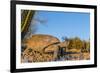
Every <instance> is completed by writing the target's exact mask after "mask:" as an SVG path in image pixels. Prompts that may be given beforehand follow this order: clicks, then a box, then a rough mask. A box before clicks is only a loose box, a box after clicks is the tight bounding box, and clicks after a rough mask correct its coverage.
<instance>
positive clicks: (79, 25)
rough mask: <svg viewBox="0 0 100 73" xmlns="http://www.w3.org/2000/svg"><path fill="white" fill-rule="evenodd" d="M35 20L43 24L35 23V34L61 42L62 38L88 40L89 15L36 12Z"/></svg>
mask: <svg viewBox="0 0 100 73" xmlns="http://www.w3.org/2000/svg"><path fill="white" fill-rule="evenodd" d="M34 18H35V19H40V20H44V21H46V22H44V23H39V22H37V23H35V24H36V27H37V30H36V32H35V33H36V34H48V35H52V36H55V37H57V38H59V39H60V40H62V37H68V38H74V37H79V38H80V39H82V40H88V39H89V37H90V14H89V13H79V12H54V11H37V13H36V15H35V17H34Z"/></svg>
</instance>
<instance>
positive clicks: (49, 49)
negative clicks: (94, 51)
mask: <svg viewBox="0 0 100 73" xmlns="http://www.w3.org/2000/svg"><path fill="white" fill-rule="evenodd" d="M21 56H22V57H21V59H22V62H50V61H61V60H89V59H90V43H89V41H85V40H81V39H79V38H78V37H75V38H69V39H68V38H67V40H66V39H65V40H64V41H63V42H60V40H59V39H58V38H56V37H53V36H50V35H43V34H34V35H33V36H32V37H30V38H28V39H24V40H23V41H22V54H21Z"/></svg>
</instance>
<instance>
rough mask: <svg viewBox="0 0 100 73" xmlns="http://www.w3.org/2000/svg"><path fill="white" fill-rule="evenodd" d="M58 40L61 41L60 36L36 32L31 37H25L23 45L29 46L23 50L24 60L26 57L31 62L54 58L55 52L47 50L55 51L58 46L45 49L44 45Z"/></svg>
mask: <svg viewBox="0 0 100 73" xmlns="http://www.w3.org/2000/svg"><path fill="white" fill-rule="evenodd" d="M57 42H60V40H59V39H58V38H56V37H53V36H51V35H44V34H34V35H32V36H31V37H30V38H27V39H24V40H23V41H22V45H23V44H24V45H26V46H27V48H26V49H25V50H24V51H23V52H22V55H23V59H22V60H23V62H24V61H25V59H26V58H27V60H28V61H31V62H38V61H39V62H42V61H52V60H53V59H54V57H53V54H48V53H45V52H48V51H49V52H53V51H54V50H56V49H57V47H56V46H52V47H48V48H46V49H48V50H46V49H45V50H44V47H46V46H48V45H51V44H53V43H57Z"/></svg>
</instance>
